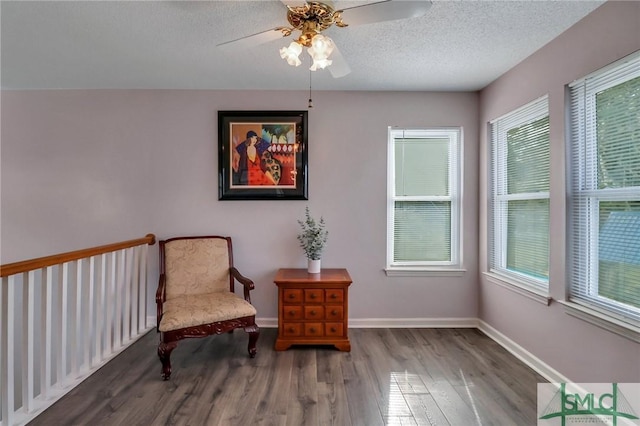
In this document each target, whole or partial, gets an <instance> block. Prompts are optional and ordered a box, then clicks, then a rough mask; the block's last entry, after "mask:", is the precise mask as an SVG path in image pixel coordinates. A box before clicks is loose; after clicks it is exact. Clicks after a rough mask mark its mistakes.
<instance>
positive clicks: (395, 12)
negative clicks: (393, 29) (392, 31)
mask: <svg viewBox="0 0 640 426" xmlns="http://www.w3.org/2000/svg"><path fill="white" fill-rule="evenodd" d="M430 7H431V1H430V0H385V1H381V2H378V3H370V4H364V5H361V6H355V7H349V8H346V9H342V10H343V13H342V20H343V21H344V23H345V24H347V25H349V26H355V25H365V24H371V23H374V22H383V21H393V20H396V19H406V18H417V17H418V16H422V15H424V14H425V13H427V11H428V10H429V8H430Z"/></svg>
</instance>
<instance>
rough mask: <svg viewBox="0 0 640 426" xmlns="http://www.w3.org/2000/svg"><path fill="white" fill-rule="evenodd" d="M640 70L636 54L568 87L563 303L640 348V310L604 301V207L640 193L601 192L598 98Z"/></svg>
mask: <svg viewBox="0 0 640 426" xmlns="http://www.w3.org/2000/svg"><path fill="white" fill-rule="evenodd" d="M639 65H640V52H636V53H634V54H632V55H629V56H628V57H626V58H623V59H621V60H620V61H617V62H615V63H613V64H611V65H609V66H607V67H605V68H603V69H601V70H598V71H596V72H594V73H592V74H590V75H588V76H586V77H584V78H582V79H579V80H577V81H574V82H573V83H571V84H569V85H568V87H567V92H568V93H567V102H568V107H567V109H568V110H569V111H570V120H569V123H570V125H569V126H568V129H567V133H568V135H567V141H568V149H567V151H568V155H567V182H568V186H567V188H568V200H569V203H568V209H567V225H568V226H567V232H568V235H567V243H568V262H567V268H568V284H567V290H566V291H567V295H566V300H565V301H562V303H563V305H565V308H566V311H567V313H568V314H570V315H573V316H575V317H578V318H580V319H583V320H585V321H588V322H590V323H593V324H595V325H598V326H600V327H602V328H604V329H607V330H609V331H612V332H614V333H617V334H620V335H622V336H624V337H627V338H629V339H631V340H634V341H636V342H640V321H638V317H639V316H640V310H638V309H636V308H633V307H629V305H627V304H623V303H620V302H618V301H615V300H611V299H608V298H606V297H604V296H599V295H598V274H599V272H598V262H599V257H598V241H599V203H600V201H639V200H640V187H626V188H605V189H598V181H597V161H598V159H597V150H596V148H597V140H596V136H595V135H596V130H595V127H596V126H595V113H596V100H595V98H596V94H597V93H599V92H601V91H603V90H606V89H609V88H611V87H614V86H616V85H619V84H621V83H624V82H626V81H629V80H632V79H634V78H637V77H640V66H639ZM582 206H584V207H582ZM578 215H586V219H585V220H584V223H582V226H580V223H579V222H578V221H575V220H574V218H575V217H577V216H578ZM581 235H586V236H587V240H588V241H589V243H588V244H583V241H581V240H580V238H581V237H580V236H581ZM621 311H627V312H628V313H629V314H628V315H630V316H631V317H628V316H625V315H623V314H621V313H620V312H621ZM633 312H635V314H634V313H633ZM634 315H635V319H633V316H634Z"/></svg>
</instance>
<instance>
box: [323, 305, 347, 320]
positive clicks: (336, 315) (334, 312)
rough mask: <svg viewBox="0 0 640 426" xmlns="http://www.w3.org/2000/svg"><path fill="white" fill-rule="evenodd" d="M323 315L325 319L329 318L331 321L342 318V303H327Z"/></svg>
mask: <svg viewBox="0 0 640 426" xmlns="http://www.w3.org/2000/svg"><path fill="white" fill-rule="evenodd" d="M324 317H325V319H328V320H331V321H336V320H337V321H341V320H343V319H344V309H343V308H342V305H336V306H333V305H327V306H325V312H324Z"/></svg>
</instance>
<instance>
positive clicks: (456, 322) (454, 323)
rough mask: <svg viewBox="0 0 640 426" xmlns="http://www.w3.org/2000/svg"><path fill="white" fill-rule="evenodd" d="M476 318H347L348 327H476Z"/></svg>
mask: <svg viewBox="0 0 640 426" xmlns="http://www.w3.org/2000/svg"><path fill="white" fill-rule="evenodd" d="M477 327H478V320H477V318H363V319H349V328H477Z"/></svg>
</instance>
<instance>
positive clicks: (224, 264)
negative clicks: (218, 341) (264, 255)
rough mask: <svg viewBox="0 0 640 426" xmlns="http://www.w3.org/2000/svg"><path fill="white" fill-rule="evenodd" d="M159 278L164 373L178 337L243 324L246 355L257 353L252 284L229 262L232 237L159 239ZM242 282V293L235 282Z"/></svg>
mask: <svg viewBox="0 0 640 426" xmlns="http://www.w3.org/2000/svg"><path fill="white" fill-rule="evenodd" d="M159 245H160V279H159V283H158V290H157V291H156V304H157V307H158V328H157V331H158V332H159V333H160V344H159V345H158V357H159V358H160V361H161V362H162V377H163V379H164V380H168V379H169V377H170V376H171V360H170V356H171V351H173V349H175V348H176V346H177V345H178V341H180V340H181V339H185V338H188V337H205V336H209V335H213V334H222V333H226V332H233V330H234V329H236V328H244V330H245V331H246V332H247V333H248V334H249V346H248V350H249V356H250V357H251V358H253V357H255V355H256V343H257V341H258V337H259V335H260V330H259V328H258V326H257V325H256V322H255V318H256V309H255V308H254V307H253V305H252V304H251V298H250V296H249V292H250V290H253V288H254V283H253V281H251V280H250V279H249V278H246V277H244V276H242V275H241V274H240V272H238V270H237V269H236V268H235V267H234V266H233V251H232V245H231V238H230V237H221V236H203V237H177V238H171V239H167V240H163V241H160V243H159ZM236 281H237V282H239V283H240V284H241V285H242V290H243V295H242V297H241V296H239V295H237V294H236V293H235V282H236Z"/></svg>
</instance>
